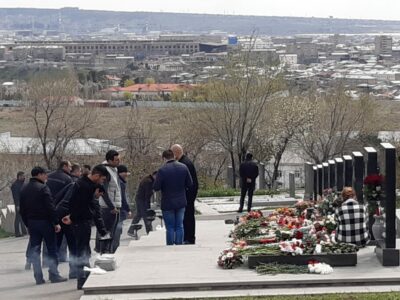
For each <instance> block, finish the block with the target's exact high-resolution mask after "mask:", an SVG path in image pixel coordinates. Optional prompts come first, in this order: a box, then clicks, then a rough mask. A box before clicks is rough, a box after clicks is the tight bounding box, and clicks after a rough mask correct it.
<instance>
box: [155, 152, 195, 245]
mask: <svg viewBox="0 0 400 300" xmlns="http://www.w3.org/2000/svg"><path fill="white" fill-rule="evenodd" d="M162 158H163V159H164V161H165V165H164V166H163V167H161V168H160V170H159V171H158V172H157V177H156V179H155V181H154V186H153V188H154V190H155V191H161V210H162V214H163V218H164V221H165V227H166V229H167V234H166V240H167V245H174V244H175V245H182V244H183V236H184V229H183V218H184V215H185V207H186V205H187V201H186V190H187V189H189V188H190V187H191V186H192V185H193V180H192V177H191V176H190V172H189V170H188V168H187V167H186V166H185V165H184V164H182V163H180V162H177V161H175V159H174V153H173V152H172V151H171V150H165V151H164V152H163V154H162Z"/></svg>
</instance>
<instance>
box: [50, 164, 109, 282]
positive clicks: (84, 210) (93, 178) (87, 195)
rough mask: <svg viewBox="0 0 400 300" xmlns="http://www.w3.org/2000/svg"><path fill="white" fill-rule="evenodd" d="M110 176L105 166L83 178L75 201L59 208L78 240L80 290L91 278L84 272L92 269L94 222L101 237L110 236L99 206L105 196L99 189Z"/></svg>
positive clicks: (61, 204) (72, 200)
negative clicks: (90, 262) (90, 267)
mask: <svg viewBox="0 0 400 300" xmlns="http://www.w3.org/2000/svg"><path fill="white" fill-rule="evenodd" d="M107 176H108V172H107V169H106V167H105V166H103V165H98V166H95V167H94V168H93V170H92V172H91V174H89V175H88V176H82V177H81V178H80V179H79V180H78V181H77V182H76V183H75V187H74V190H73V193H72V195H71V197H69V198H68V199H67V198H66V199H64V200H63V201H61V202H60V204H59V205H58V206H57V213H58V216H59V217H60V218H62V219H63V223H65V224H66V225H69V226H71V227H72V231H73V233H74V236H75V243H76V268H77V288H78V289H82V286H83V284H84V283H85V281H86V279H87V276H88V274H87V273H86V272H84V271H83V268H84V267H85V266H87V267H89V266H90V264H89V259H90V253H91V251H90V236H91V227H92V220H93V221H94V223H95V225H96V228H97V231H98V232H99V234H100V236H105V235H106V234H107V231H106V228H105V226H104V222H103V219H102V217H101V212H100V206H99V203H98V198H99V197H100V196H101V193H100V188H99V187H100V185H101V184H103V183H104V181H105V180H106V178H107Z"/></svg>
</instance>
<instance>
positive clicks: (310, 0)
mask: <svg viewBox="0 0 400 300" xmlns="http://www.w3.org/2000/svg"><path fill="white" fill-rule="evenodd" d="M65 6H75V7H80V8H81V9H99V10H117V11H156V12H160V11H164V12H190V13H215V14H235V15H239V14H241V15H265V16H301V17H313V16H314V17H329V16H333V17H335V18H361V19H383V20H400V1H399V0H0V7H36V8H60V7H65Z"/></svg>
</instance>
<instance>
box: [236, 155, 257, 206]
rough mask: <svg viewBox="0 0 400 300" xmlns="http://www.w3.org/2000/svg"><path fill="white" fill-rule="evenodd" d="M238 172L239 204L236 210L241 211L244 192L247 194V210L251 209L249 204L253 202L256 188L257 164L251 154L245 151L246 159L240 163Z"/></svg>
mask: <svg viewBox="0 0 400 300" xmlns="http://www.w3.org/2000/svg"><path fill="white" fill-rule="evenodd" d="M239 174H240V187H241V193H240V206H239V210H238V212H239V213H241V212H243V206H244V198H245V197H246V193H247V194H248V197H249V199H248V201H247V211H248V212H249V211H251V205H252V202H253V193H254V189H255V188H256V178H257V177H258V166H257V163H256V162H255V161H253V154H251V153H247V154H246V159H245V161H244V162H242V163H241V164H240V168H239Z"/></svg>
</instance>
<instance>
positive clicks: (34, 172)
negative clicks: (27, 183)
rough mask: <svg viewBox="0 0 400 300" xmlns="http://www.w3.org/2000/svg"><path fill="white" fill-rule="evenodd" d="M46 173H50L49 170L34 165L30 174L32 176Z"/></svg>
mask: <svg viewBox="0 0 400 300" xmlns="http://www.w3.org/2000/svg"><path fill="white" fill-rule="evenodd" d="M47 173H50V171H49V170H47V169H45V168H42V167H39V166H36V167H34V168H33V169H32V171H31V175H32V176H33V177H34V176H38V175H39V174H47Z"/></svg>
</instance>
